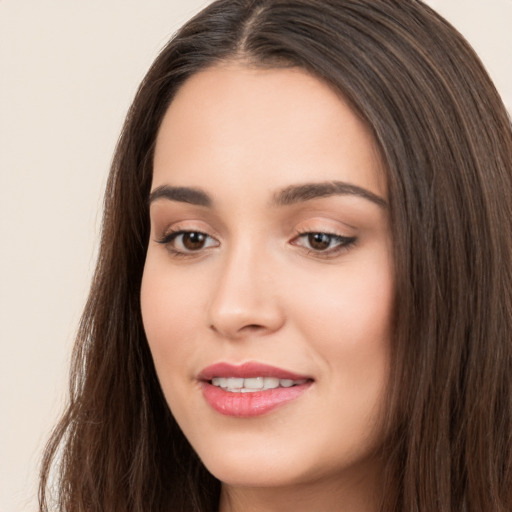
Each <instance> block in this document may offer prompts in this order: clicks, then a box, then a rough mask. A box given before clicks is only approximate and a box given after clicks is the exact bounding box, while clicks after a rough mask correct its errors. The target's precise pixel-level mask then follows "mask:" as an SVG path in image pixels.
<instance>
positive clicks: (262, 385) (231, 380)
mask: <svg viewBox="0 0 512 512" xmlns="http://www.w3.org/2000/svg"><path fill="white" fill-rule="evenodd" d="M307 381H308V379H299V380H293V379H279V378H277V377H249V378H246V379H244V378H242V377H214V378H213V379H212V380H211V381H209V382H210V384H212V385H213V386H217V387H219V388H221V389H223V390H224V391H229V392H230V393H256V392H258V391H266V390H268V389H277V388H291V387H293V386H300V385H301V384H305V383H306V382H307Z"/></svg>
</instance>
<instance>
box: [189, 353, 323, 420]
mask: <svg viewBox="0 0 512 512" xmlns="http://www.w3.org/2000/svg"><path fill="white" fill-rule="evenodd" d="M198 380H199V381H200V383H201V389H202V392H203V396H204V398H205V400H206V402H207V403H208V404H209V405H210V406H211V407H212V409H214V410H215V411H216V412H219V413H220V414H223V415H225V416H234V417H238V418H249V417H254V416H260V415H262V414H266V413H268V412H270V411H272V410H274V409H276V408H278V407H280V406H282V405H285V404H286V403H288V402H290V401H292V400H295V399H297V398H299V397H300V396H301V395H302V394H303V393H304V392H305V391H306V390H307V389H308V388H309V387H310V386H311V384H312V383H313V382H314V380H313V379H312V378H311V377H308V376H306V375H298V374H295V373H292V372H289V371H287V370H283V369H281V368H277V367H274V366H269V365H265V364H261V363H256V362H249V363H244V364H242V365H231V364H229V363H217V364H215V365H212V366H208V367H207V368H205V369H204V370H203V371H202V372H201V373H200V374H199V376H198Z"/></svg>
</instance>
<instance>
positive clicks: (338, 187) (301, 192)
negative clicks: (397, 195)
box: [272, 181, 388, 208]
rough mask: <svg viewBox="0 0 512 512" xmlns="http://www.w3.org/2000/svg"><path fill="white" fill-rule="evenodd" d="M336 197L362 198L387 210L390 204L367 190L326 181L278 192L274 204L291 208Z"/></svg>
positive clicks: (339, 182)
mask: <svg viewBox="0 0 512 512" xmlns="http://www.w3.org/2000/svg"><path fill="white" fill-rule="evenodd" d="M334 195H349V196H357V197H362V198H363V199H367V200H368V201H371V202H372V203H375V204H376V205H377V206H380V207H381V208H387V206H388V203H387V202H386V200H385V199H383V198H382V197H380V196H378V195H376V194H374V193H373V192H370V191H369V190H366V189H365V188H362V187H358V186H357V185H351V184H350V183H345V182H343V181H326V182H321V183H304V184H299V185H290V186H289V187H286V188H284V189H282V190H280V191H279V192H277V193H276V194H275V195H274V197H273V199H272V204H273V205H275V206H289V205H292V204H296V203H301V202H303V201H310V200H312V199H318V198H321V197H329V196H334Z"/></svg>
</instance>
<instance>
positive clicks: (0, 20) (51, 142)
mask: <svg viewBox="0 0 512 512" xmlns="http://www.w3.org/2000/svg"><path fill="white" fill-rule="evenodd" d="M206 3H208V2H207V1H201V0H186V1H185V0H182V1H180V0H174V1H173V0H88V1H79V0H0V343H1V345H0V365H1V367H0V393H1V395H0V400H1V401H0V418H1V419H0V464H1V466H0V512H21V511H23V512H24V511H33V510H36V500H35V492H36V475H37V467H38V463H39V457H40V452H41V449H42V446H43V444H44V441H45V439H46V438H47V435H48V431H49V429H50V427H51V425H52V424H53V423H54V421H55V419H56V417H57V415H58V412H59V411H60V409H61V406H62V402H63V398H64V396H65V388H66V374H67V365H68V360H69V355H70V351H71V345H72V340H73V335H74V332H75V328H76V325H77V322H78V318H79V315H80V311H81V308H82V306H83V304H84V301H85V298H86V294H87V289H88V282H89V279H90V275H91V272H92V269H93V265H94V254H95V250H96V243H97V236H98V227H99V221H100V218H101V213H100V212H101V197H102V189H103V186H104V183H105V179H106V175H107V172H108V167H109V162H110V159H111V155H112V151H113V149H114V145H115V142H116V140H117V136H118V134H119V130H120V127H121V123H122V121H123V117H124V115H125V113H126V110H127V108H128V106H129V103H130V101H131V98H132V96H133V94H134V92H135V89H136V87H137V85H138V83H139V81H140V80H141V78H142V77H143V74H144V72H145V71H146V69H147V68H148V66H149V64H150V63H151V61H152V59H153V58H154V57H155V55H156V53H157V52H158V50H159V49H160V48H161V47H162V46H163V44H164V43H165V41H166V40H167V39H168V37H169V36H170V35H171V34H172V33H173V32H174V31H175V30H176V28H178V26H179V25H181V24H182V23H183V22H184V21H185V20H186V19H188V18H189V17H190V15H191V14H193V13H195V12H196V11H197V10H198V9H199V7H200V6H202V5H205V4H206ZM429 3H430V4H431V5H432V6H434V7H435V8H436V9H438V10H439V11H440V12H441V13H442V14H444V15H445V16H446V17H447V18H448V19H449V20H451V21H452V22H453V23H454V24H455V26H457V27H458V28H459V30H461V31H462V33H463V34H465V35H466V37H467V38H468V39H469V41H470V42H471V43H472V44H473V46H474V47H475V49H476V50H477V51H478V52H479V53H480V55H481V57H482V59H483V60H484V63H485V64H486V66H487V67H488V69H489V71H490V73H491V75H492V76H493V78H494V80H495V82H496V84H497V85H498V88H499V89H500V91H501V93H502V95H503V97H504V100H505V102H506V104H507V105H508V107H509V110H510V108H511V107H512V31H511V30H510V25H511V22H512V0H430V2H429Z"/></svg>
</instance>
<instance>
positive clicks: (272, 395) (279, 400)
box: [201, 382, 311, 418]
mask: <svg viewBox="0 0 512 512" xmlns="http://www.w3.org/2000/svg"><path fill="white" fill-rule="evenodd" d="M310 385H311V382H306V383H305V384H300V385H298V386H291V387H289V388H274V389H266V390H264V391H263V390H262V391H254V392H250V393H234V392H230V391H225V390H223V389H222V388H220V387H218V386H214V385H213V384H210V383H209V382H202V383H201V387H202V391H203V396H204V398H205V399H206V401H207V402H208V404H209V405H210V406H211V407H212V408H213V409H214V410H215V411H217V412H219V413H220V414H224V415H225V416H235V417H238V418H252V417H254V416H261V415H262V414H265V413H267V412H270V411H272V410H274V409H276V408H278V407H280V406H282V405H284V404H286V403H288V402H290V401H292V400H295V399H296V398H298V397H300V396H301V395H302V394H303V393H304V392H305V391H306V390H307V389H308V388H309V386H310Z"/></svg>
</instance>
